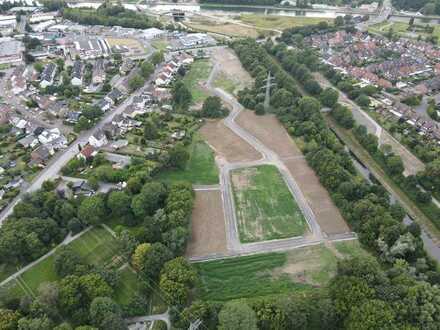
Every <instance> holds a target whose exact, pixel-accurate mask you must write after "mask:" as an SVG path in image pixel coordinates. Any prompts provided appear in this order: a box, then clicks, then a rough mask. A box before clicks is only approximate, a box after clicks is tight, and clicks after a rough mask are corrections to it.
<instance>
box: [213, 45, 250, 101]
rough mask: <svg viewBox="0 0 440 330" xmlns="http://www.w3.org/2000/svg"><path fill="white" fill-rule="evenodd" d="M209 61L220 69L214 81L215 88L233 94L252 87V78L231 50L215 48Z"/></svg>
mask: <svg viewBox="0 0 440 330" xmlns="http://www.w3.org/2000/svg"><path fill="white" fill-rule="evenodd" d="M211 59H212V61H213V63H216V64H217V65H218V68H219V69H220V71H219V73H218V74H217V76H216V77H215V80H214V86H215V87H219V88H222V89H224V90H225V91H227V92H228V93H230V94H234V93H235V92H237V91H238V90H241V89H243V88H245V87H250V86H251V85H252V82H253V79H252V77H251V76H250V75H249V73H248V72H247V71H246V70H245V69H244V68H243V66H242V65H241V63H240V61H239V59H238V58H237V56H236V55H235V53H234V51H233V50H232V49H230V48H216V49H215V50H214V51H213V52H212V55H211Z"/></svg>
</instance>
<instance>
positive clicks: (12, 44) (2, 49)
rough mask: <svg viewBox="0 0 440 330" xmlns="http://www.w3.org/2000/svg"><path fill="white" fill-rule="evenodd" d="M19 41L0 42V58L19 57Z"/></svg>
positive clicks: (20, 44)
mask: <svg viewBox="0 0 440 330" xmlns="http://www.w3.org/2000/svg"><path fill="white" fill-rule="evenodd" d="M22 45H23V44H22V43H21V41H17V40H7V41H3V40H2V41H1V42H0V57H4V56H5V57H6V56H13V55H19V54H20V53H21V51H22V50H23V47H22Z"/></svg>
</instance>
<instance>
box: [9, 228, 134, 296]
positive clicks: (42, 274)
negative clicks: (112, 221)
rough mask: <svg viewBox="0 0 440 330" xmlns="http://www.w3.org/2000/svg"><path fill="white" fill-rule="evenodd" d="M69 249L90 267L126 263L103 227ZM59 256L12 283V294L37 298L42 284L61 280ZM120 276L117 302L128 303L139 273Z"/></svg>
mask: <svg viewBox="0 0 440 330" xmlns="http://www.w3.org/2000/svg"><path fill="white" fill-rule="evenodd" d="M69 247H71V248H72V249H73V250H74V251H75V252H76V253H77V254H78V255H80V256H81V258H82V260H83V262H85V263H87V264H91V265H95V266H100V267H108V266H110V265H114V266H115V267H116V268H118V267H119V266H120V265H121V262H122V260H121V259H120V258H119V257H118V251H117V249H118V246H117V244H116V241H115V238H114V237H113V236H112V235H111V234H110V233H109V232H108V231H107V230H105V229H104V228H103V227H95V228H93V229H91V230H89V231H87V232H86V233H85V234H83V235H82V236H80V237H79V238H77V239H76V240H74V241H73V242H71V243H70V244H69ZM56 254H57V252H55V254H54V255H51V256H50V257H48V258H46V259H44V260H43V261H41V262H40V263H38V264H37V265H35V266H34V267H32V268H31V269H29V270H28V271H26V272H24V273H23V274H22V275H21V276H19V277H18V278H17V280H15V281H12V282H10V283H9V285H8V287H9V288H10V289H9V291H8V294H10V295H11V296H17V297H20V296H23V295H29V296H34V295H35V294H36V293H37V290H38V287H39V286H40V284H41V283H44V282H53V281H57V280H60V278H59V277H58V276H57V274H56V273H55V269H54V260H55V256H56ZM120 274H121V282H120V284H119V286H118V287H117V288H116V290H115V292H114V297H115V299H116V301H118V302H120V303H121V304H125V303H128V302H129V300H130V298H131V297H132V296H133V295H134V294H136V292H138V291H137V290H139V289H140V288H139V286H138V281H137V278H136V274H134V273H133V272H132V271H131V270H130V269H129V268H124V269H123V270H121V271H120Z"/></svg>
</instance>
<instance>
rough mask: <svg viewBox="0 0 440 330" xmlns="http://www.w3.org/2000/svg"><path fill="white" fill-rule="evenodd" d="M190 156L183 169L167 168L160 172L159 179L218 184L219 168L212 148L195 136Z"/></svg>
mask: <svg viewBox="0 0 440 330" xmlns="http://www.w3.org/2000/svg"><path fill="white" fill-rule="evenodd" d="M189 151H190V158H189V161H188V163H187V166H186V168H185V169H183V170H175V169H173V170H167V171H163V172H160V173H159V174H158V175H157V179H158V180H161V181H165V182H176V181H188V182H191V183H193V184H217V183H218V181H219V178H218V169H217V166H216V164H215V159H214V153H213V152H212V150H211V148H210V147H209V146H208V145H207V144H206V143H205V142H204V141H203V140H201V139H200V137H199V136H197V135H196V136H194V138H193V142H192V143H191V145H190V146H189Z"/></svg>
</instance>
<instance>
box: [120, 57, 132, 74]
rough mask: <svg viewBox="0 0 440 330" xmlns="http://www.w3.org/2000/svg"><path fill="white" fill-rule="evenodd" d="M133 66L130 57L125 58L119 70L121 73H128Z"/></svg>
mask: <svg viewBox="0 0 440 330" xmlns="http://www.w3.org/2000/svg"><path fill="white" fill-rule="evenodd" d="M133 67H134V61H133V60H132V59H131V58H128V57H127V58H125V59H124V61H123V62H122V64H121V67H120V68H119V72H120V73H121V74H123V75H126V74H128V73H129V72H130V71H131V69H133Z"/></svg>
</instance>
